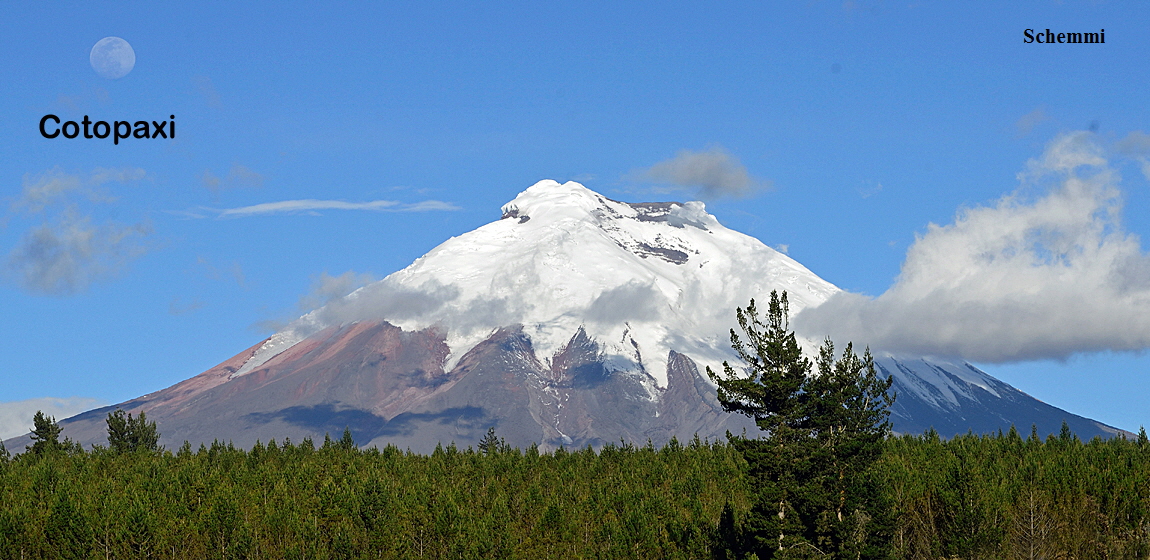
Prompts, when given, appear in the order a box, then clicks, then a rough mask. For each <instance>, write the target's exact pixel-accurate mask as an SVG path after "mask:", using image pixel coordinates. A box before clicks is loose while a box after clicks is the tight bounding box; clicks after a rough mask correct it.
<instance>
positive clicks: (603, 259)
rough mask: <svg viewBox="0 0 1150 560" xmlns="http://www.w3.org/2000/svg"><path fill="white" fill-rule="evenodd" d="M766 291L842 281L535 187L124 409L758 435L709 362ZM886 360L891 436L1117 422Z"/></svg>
mask: <svg viewBox="0 0 1150 560" xmlns="http://www.w3.org/2000/svg"><path fill="white" fill-rule="evenodd" d="M772 290H779V291H783V290H785V291H786V292H787V293H788V294H789V299H790V305H791V311H792V313H797V312H799V311H801V310H802V309H804V308H807V307H810V306H817V305H819V304H820V303H822V302H824V301H826V299H827V298H829V297H830V296H831V295H833V294H835V293H837V292H838V291H839V290H838V288H836V287H835V286H833V285H831V284H830V283H828V282H826V281H824V280H822V279H821V278H819V277H818V276H816V275H815V274H814V273H812V272H811V271H809V270H807V269H806V268H805V267H803V266H802V265H801V264H799V263H797V262H795V261H794V260H793V259H791V258H789V257H787V256H786V255H784V254H782V253H780V252H778V251H775V250H774V249H771V248H770V247H767V246H766V245H764V244H763V243H762V242H760V241H759V240H757V239H755V238H752V237H749V236H747V235H743V234H741V233H738V232H735V231H733V230H730V229H727V228H726V227H724V226H723V225H722V224H720V223H719V222H718V220H716V219H715V217H714V216H712V215H710V214H708V213H707V212H706V210H705V208H704V206H703V204H702V203H700V202H687V203H684V204H680V203H675V202H657V203H626V202H619V201H614V200H610V199H608V198H605V197H603V196H602V195H599V194H598V193H596V192H594V191H591V190H589V189H587V188H585V187H584V186H582V185H580V184H578V183H574V182H568V183H565V184H559V183H557V182H554V181H541V182H539V183H537V184H535V185H534V186H532V187H530V188H528V189H527V190H525V191H523V192H522V193H520V194H519V196H517V197H516V198H515V199H514V200H512V201H511V202H509V203H507V204H506V205H504V206H503V207H502V216H501V218H500V219H499V220H496V221H494V222H492V223H489V224H487V225H485V226H482V227H480V228H478V229H476V230H474V231H471V232H468V233H466V234H463V235H461V236H459V237H454V238H452V239H449V240H448V241H446V242H444V243H443V244H441V245H439V246H438V247H436V248H435V249H433V250H432V251H431V252H429V253H428V254H426V255H424V256H423V257H420V258H419V259H417V260H416V261H415V262H414V263H412V264H411V265H410V266H408V267H407V268H405V269H403V270H400V271H398V272H396V273H394V274H392V275H390V276H388V277H387V278H385V279H383V280H381V281H378V282H375V283H373V284H369V285H367V286H364V287H363V288H360V289H359V290H357V291H355V292H353V293H351V294H350V295H348V296H346V297H344V298H341V299H338V300H335V301H332V302H330V303H328V304H327V305H325V306H324V307H321V308H319V309H316V310H314V311H312V312H310V313H308V314H306V315H304V316H303V317H300V318H299V319H298V320H296V321H295V322H293V323H292V324H290V325H289V326H288V327H287V328H285V329H283V330H282V331H280V332H278V333H276V334H275V335H273V336H272V337H270V338H268V339H267V340H265V341H263V342H260V343H259V344H256V345H255V346H253V347H251V348H249V349H247V350H244V351H243V352H241V353H239V354H237V355H236V356H234V357H232V358H231V359H229V360H227V361H225V362H223V363H221V364H220V365H218V366H216V367H214V368H212V369H210V370H208V371H206V372H204V373H202V374H200V375H197V376H195V377H193V378H191V379H188V380H186V381H183V382H181V383H178V384H176V385H174V386H172V387H169V388H167V389H164V390H162V391H158V392H155V393H152V394H149V395H145V396H142V397H139V398H137V399H133V400H130V401H128V402H125V403H122V404H120V405H117V406H119V407H121V408H123V409H125V410H127V411H130V412H137V411H146V412H147V415H148V417H149V419H152V420H155V421H156V422H157V425H158V427H159V430H160V432H161V434H162V435H163V438H162V440H161V443H162V444H164V445H166V446H168V447H169V448H172V447H175V446H179V445H180V444H182V442H183V441H185V440H187V441H189V442H191V443H192V444H194V445H198V444H199V443H201V442H211V441H212V440H214V439H219V440H221V441H228V440H230V441H232V442H234V443H235V444H236V445H240V446H250V445H252V444H254V443H255V442H256V441H257V440H263V441H267V440H269V439H272V438H275V439H277V440H282V439H283V438H285V437H288V438H291V439H292V440H295V441H299V440H300V439H302V438H304V437H312V438H322V437H323V435H324V434H325V433H328V432H330V433H332V434H333V435H338V433H340V432H342V431H343V429H344V428H345V427H349V428H350V429H351V431H352V433H353V435H354V437H355V440H356V442H357V443H359V444H360V445H379V446H382V445H385V444H387V443H393V444H395V445H398V446H399V447H401V448H404V447H410V448H411V449H412V450H415V451H422V452H426V451H430V450H431V449H433V448H434V447H435V446H436V445H437V444H438V443H441V442H442V443H443V444H447V443H448V442H452V441H454V442H455V443H457V444H459V445H470V444H473V443H475V442H476V441H478V439H479V438H480V437H482V435H483V433H484V432H486V431H487V429H488V428H489V427H492V426H493V427H495V428H496V430H497V431H498V433H499V434H500V435H501V436H503V437H505V438H506V440H507V442H508V443H510V444H512V445H516V446H520V447H525V446H528V445H530V444H532V443H536V444H539V445H540V446H541V447H542V448H544V449H548V448H555V447H558V446H561V445H566V446H586V445H602V444H604V443H607V442H618V441H620V440H626V441H631V442H639V443H644V442H646V441H647V440H650V441H652V442H654V443H656V444H661V443H664V442H666V441H668V440H669V439H670V438H671V437H672V436H674V437H677V438H679V439H680V440H683V439H689V438H691V437H693V436H694V435H695V434H698V435H699V436H700V437H705V438H716V437H721V436H722V435H724V434H725V433H726V431H728V430H730V431H732V432H740V431H742V430H743V429H744V428H746V429H747V430H748V432H753V431H754V430H755V427H754V425H753V424H752V423H751V422H750V421H749V420H747V419H745V418H744V417H741V416H732V415H730V414H727V413H725V412H723V410H722V408H721V407H720V406H719V404H718V401H717V400H716V397H715V389H714V386H713V385H712V384H711V383H710V381H709V380H708V379H707V378H706V376H705V375H704V374H702V372H703V371H704V368H705V367H706V366H711V367H712V368H714V369H716V370H721V365H720V364H721V362H722V361H723V360H726V359H731V358H732V357H733V353H732V351H731V349H730V338H729V330H730V328H731V327H732V326H733V325H734V322H735V321H734V311H735V308H736V307H739V306H746V305H747V303H748V302H749V301H750V300H751V299H752V298H759V299H764V298H765V297H766V296H767V295H768V294H769V293H770V292H771V291H772ZM839 342H840V344H842V343H845V342H846V341H839ZM807 344H808V347H810V348H813V344H811V343H810V342H808V343H807ZM880 355H881V354H880ZM878 365H879V367H880V368H881V370H882V373H884V375H885V374H890V375H893V376H894V378H895V384H894V388H893V390H894V391H896V392H897V393H898V400H897V401H896V404H895V407H894V409H893V410H892V413H893V414H892V420H893V422H894V427H895V430H896V431H908V432H921V431H922V430H924V429H926V428H929V427H932V426H933V427H935V428H936V429H937V430H938V431H939V432H940V433H942V434H943V435H944V436H949V435H952V434H954V433H956V432H966V431H967V430H971V429H972V430H974V431H976V432H982V431H990V430H997V429H1000V428H1001V429H1006V428H1009V426H1010V425H1011V424H1015V425H1018V426H1019V429H1020V430H1024V429H1029V427H1030V426H1031V424H1037V426H1038V428H1039V431H1040V433H1048V432H1050V431H1057V429H1058V428H1059V426H1060V425H1061V423H1062V422H1063V421H1066V422H1067V423H1069V424H1070V426H1071V428H1073V429H1074V430H1075V432H1076V433H1078V434H1079V435H1080V436H1081V437H1091V436H1094V435H1113V434H1116V433H1119V430H1117V429H1115V428H1112V427H1109V426H1105V425H1103V424H1100V423H1098V422H1095V421H1092V420H1089V419H1086V418H1082V417H1079V416H1075V415H1073V414H1070V413H1067V412H1065V411H1062V410H1059V409H1057V408H1054V407H1052V406H1049V405H1046V404H1044V403H1041V402H1039V401H1037V400H1035V399H1033V398H1031V397H1029V396H1027V395H1025V394H1024V393H1022V392H1020V391H1018V390H1017V389H1014V388H1012V387H1010V386H1009V385H1006V384H1005V383H1002V382H1000V381H998V380H996V379H994V378H992V377H990V376H989V375H987V374H985V373H983V372H981V371H979V370H978V369H976V368H974V367H973V366H970V365H969V364H965V363H949V362H939V361H925V360H921V359H906V358H899V357H890V356H886V357H881V358H880V359H879V360H878ZM114 408H115V407H108V408H104V409H99V410H94V411H90V412H87V413H84V414H81V415H79V416H76V417H73V418H70V419H67V420H65V421H63V422H61V425H62V426H63V428H64V435H66V436H69V437H71V438H73V439H74V440H77V441H80V442H81V443H84V444H90V443H99V442H102V441H103V440H104V438H105V431H104V418H105V416H106V415H107V412H108V411H109V410H112V409H114ZM13 443H14V444H18V443H19V442H13ZM13 448H20V449H22V447H13Z"/></svg>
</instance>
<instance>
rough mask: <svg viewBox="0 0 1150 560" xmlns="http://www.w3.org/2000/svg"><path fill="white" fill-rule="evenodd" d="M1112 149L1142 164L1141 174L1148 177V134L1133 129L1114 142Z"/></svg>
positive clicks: (1149, 146) (1149, 144)
mask: <svg viewBox="0 0 1150 560" xmlns="http://www.w3.org/2000/svg"><path fill="white" fill-rule="evenodd" d="M1114 150H1115V151H1117V152H1118V153H1120V154H1123V155H1125V156H1129V157H1131V158H1133V159H1134V160H1135V161H1137V162H1138V163H1139V164H1141V165H1142V175H1143V176H1145V177H1146V178H1147V179H1150V135H1148V134H1146V133H1144V132H1142V131H1141V130H1135V131H1134V132H1131V133H1130V134H1127V135H1126V137H1125V138H1123V139H1121V140H1119V141H1118V142H1117V143H1116V144H1114Z"/></svg>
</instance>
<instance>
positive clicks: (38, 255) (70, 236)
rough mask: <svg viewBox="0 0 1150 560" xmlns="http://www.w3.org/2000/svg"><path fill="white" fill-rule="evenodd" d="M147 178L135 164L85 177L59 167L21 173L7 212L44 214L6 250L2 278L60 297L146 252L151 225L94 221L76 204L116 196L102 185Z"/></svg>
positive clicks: (97, 201)
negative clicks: (18, 188) (17, 192)
mask: <svg viewBox="0 0 1150 560" xmlns="http://www.w3.org/2000/svg"><path fill="white" fill-rule="evenodd" d="M146 177H147V174H146V173H145V172H144V170H142V169H137V168H122V169H108V168H96V169H95V170H93V171H92V172H91V173H90V174H89V175H88V176H87V177H84V176H82V175H80V174H74V173H65V172H64V171H63V170H61V169H60V168H59V167H56V168H53V169H51V170H49V171H47V172H45V173H42V174H38V175H34V174H30V173H29V174H25V175H24V179H23V189H22V191H21V195H20V196H19V197H18V198H17V199H16V200H15V201H14V202H13V203H12V206H11V213H12V214H25V215H34V216H38V215H43V214H45V213H46V214H47V216H45V217H44V218H43V220H44V221H42V222H41V223H40V225H38V226H35V227H33V228H32V229H30V230H28V231H27V232H26V233H25V234H24V235H23V236H22V237H21V239H20V241H19V243H18V244H17V245H16V247H14V248H13V249H12V250H11V251H10V252H9V253H8V256H7V258H6V259H5V262H4V264H3V267H2V272H3V274H4V276H5V279H7V280H9V281H11V282H14V283H15V284H17V285H18V286H20V287H21V288H23V289H25V290H27V291H30V292H33V293H38V294H45V295H57V296H62V295H70V294H75V293H78V292H81V291H83V290H85V289H86V288H87V287H88V286H89V285H90V284H92V283H93V282H95V281H97V280H101V279H105V278H109V277H112V276H114V275H115V274H117V273H118V272H119V271H120V270H121V269H122V268H123V267H124V265H126V264H127V263H128V262H129V261H131V260H132V259H134V258H135V257H138V256H140V255H142V254H143V253H144V252H146V247H145V246H144V245H143V244H142V243H141V239H142V238H143V237H146V236H148V235H150V234H151V226H150V224H148V223H147V222H146V221H144V222H140V223H138V224H134V225H124V224H119V223H116V222H105V223H102V224H100V223H93V222H94V220H93V218H92V216H91V215H89V214H87V213H85V212H84V211H82V210H81V203H82V202H83V201H84V200H87V201H89V202H95V203H107V202H112V201H114V200H115V198H113V197H112V196H110V195H109V194H107V193H105V192H104V191H103V189H102V188H101V185H105V184H106V183H109V182H119V183H129V182H132V181H139V180H141V179H144V178H146Z"/></svg>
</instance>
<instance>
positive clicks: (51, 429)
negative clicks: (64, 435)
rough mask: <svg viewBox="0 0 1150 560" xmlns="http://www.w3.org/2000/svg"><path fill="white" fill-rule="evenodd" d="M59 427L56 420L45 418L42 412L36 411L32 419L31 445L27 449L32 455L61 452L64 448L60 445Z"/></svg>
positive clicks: (49, 417)
mask: <svg viewBox="0 0 1150 560" xmlns="http://www.w3.org/2000/svg"><path fill="white" fill-rule="evenodd" d="M60 432H61V429H60V425H59V424H57V423H56V419H55V418H53V417H51V416H47V415H45V414H44V412H43V411H41V410H37V411H36V415H35V416H33V417H32V442H33V443H32V445H31V446H30V447H28V448H27V449H28V451H31V452H32V454H33V455H44V454H46V453H52V452H56V451H62V450H63V449H64V446H63V445H62V444H61V443H60Z"/></svg>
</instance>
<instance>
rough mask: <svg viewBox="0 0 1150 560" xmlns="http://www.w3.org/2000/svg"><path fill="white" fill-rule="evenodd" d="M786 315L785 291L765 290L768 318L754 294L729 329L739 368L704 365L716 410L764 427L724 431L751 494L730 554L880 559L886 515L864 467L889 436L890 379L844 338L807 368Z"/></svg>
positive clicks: (825, 347)
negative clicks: (753, 434)
mask: <svg viewBox="0 0 1150 560" xmlns="http://www.w3.org/2000/svg"><path fill="white" fill-rule="evenodd" d="M788 313H789V305H788V302H787V294H786V292H783V294H782V295H781V296H780V295H779V294H778V293H777V292H771V299H770V304H769V307H768V310H767V315H766V317H763V318H760V317H759V315H758V310H757V308H756V307H755V302H754V300H752V301H751V304H750V305H749V306H748V307H747V308H746V310H744V309H738V310H737V312H736V317H737V319H738V322H739V327H740V329H741V330H742V331H743V335H742V336H740V335H739V333H737V332H736V331H735V330H734V329H732V330H731V345H732V347H733V348H734V349H735V352H736V353H737V354H738V355H739V357H740V358H741V359H742V361H743V362H744V364H745V367H743V368H736V367H733V366H731V365H730V364H729V363H726V362H724V363H723V370H724V371H723V375H718V374H716V373H715V372H714V371H712V370H711V369H710V368H708V369H707V374H708V375H709V376H710V377H711V379H712V380H714V381H715V383H716V384H717V385H718V396H719V401H720V402H721V403H722V405H723V408H724V409H726V410H727V411H730V412H738V413H741V414H745V415H747V416H749V417H751V418H752V419H754V421H755V424H756V425H758V426H759V428H760V429H761V430H762V433H761V434H760V437H759V438H757V439H748V438H746V437H732V438H731V441H732V444H733V445H734V446H735V447H736V448H738V449H739V450H740V451H741V452H742V453H743V456H744V458H745V459H746V460H747V463H748V465H749V467H750V476H751V480H752V483H753V485H754V492H755V501H754V505H753V506H752V511H751V512H750V514H749V515H748V517H747V519H746V522H745V524H744V538H743V539H742V541H741V549H742V550H738V551H730V552H735V553H736V554H742V553H755V554H757V555H758V556H759V557H760V558H795V557H810V556H816V557H828V556H829V557H842V558H846V557H850V558H871V557H880V556H882V555H884V554H885V552H886V551H885V546H884V545H883V539H884V534H885V533H886V531H887V530H888V528H889V515H887V514H886V512H885V510H884V508H883V507H882V504H881V503H880V502H881V500H880V489H879V487H878V486H877V484H876V483H875V482H874V481H873V478H872V477H871V476H870V472H869V471H870V466H871V465H872V464H873V463H874V462H875V461H877V459H878V458H879V455H880V453H881V450H882V448H881V446H882V441H883V439H884V438H885V437H886V436H887V435H888V434H889V433H890V423H889V422H888V420H887V419H888V417H889V414H890V413H889V407H890V405H891V404H892V403H893V400H894V399H893V396H891V395H890V394H889V393H888V392H889V389H890V386H891V383H892V380H891V378H890V377H887V378H886V379H880V378H879V377H878V375H877V373H876V371H875V366H874V360H873V359H872V357H871V355H870V351H869V350H868V351H867V352H865V353H864V354H863V356H862V357H861V358H860V357H859V356H857V355H856V354H855V353H854V351H853V348H852V347H851V345H849V344H848V345H847V348H846V350H845V351H844V352H843V354H842V356H841V358H838V359H836V358H835V355H834V345H833V344H832V343H831V342H830V341H829V340H828V341H827V342H826V343H825V344H824V345H823V347H822V349H821V350H820V353H819V358H818V362H817V363H818V372H817V374H814V375H812V364H811V362H810V360H808V359H807V358H805V357H803V355H802V350H801V348H800V347H799V344H798V341H797V340H796V338H795V334H794V332H793V331H791V330H790V326H789V320H788ZM744 337H745V338H744ZM728 435H729V434H728Z"/></svg>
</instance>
